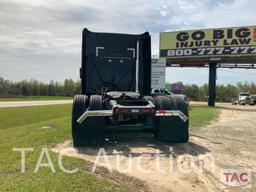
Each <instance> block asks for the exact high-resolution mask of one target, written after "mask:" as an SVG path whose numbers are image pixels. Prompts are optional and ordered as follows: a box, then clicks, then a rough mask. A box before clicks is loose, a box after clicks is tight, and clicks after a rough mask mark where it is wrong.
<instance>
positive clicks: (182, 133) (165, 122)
mask: <svg viewBox="0 0 256 192" xmlns="http://www.w3.org/2000/svg"><path fill="white" fill-rule="evenodd" d="M157 121H158V123H157V125H156V131H155V137H156V139H157V140H159V141H161V142H167V143H186V142H188V135H189V130H188V127H189V126H188V124H189V123H188V121H186V122H184V121H183V120H181V119H180V118H179V117H175V116H170V117H167V116H165V117H158V118H157Z"/></svg>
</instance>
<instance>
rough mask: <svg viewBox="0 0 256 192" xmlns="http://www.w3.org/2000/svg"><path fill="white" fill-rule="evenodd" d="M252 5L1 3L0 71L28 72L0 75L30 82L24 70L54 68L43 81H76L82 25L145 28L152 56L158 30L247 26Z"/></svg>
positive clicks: (191, 0) (193, 1)
mask: <svg viewBox="0 0 256 192" xmlns="http://www.w3.org/2000/svg"><path fill="white" fill-rule="evenodd" d="M255 7H256V1H253V0H250V1H249V0H227V1H224V0H219V1H214V0H158V1H156V0H133V1H132V0H122V1H120V0H86V1H84V0H73V1H69V0H62V1H56V0H36V1H35V0H26V1H24V0H1V2H0V51H1V53H0V54H1V58H0V67H1V66H2V67H3V68H4V67H5V66H7V65H8V66H11V67H14V68H17V70H19V69H20V68H22V69H23V70H27V71H28V74H26V75H24V74H23V75H22V74H17V75H16V74H15V73H14V72H13V71H8V70H6V71H4V73H3V71H2V72H1V74H0V76H4V77H6V78H9V79H23V78H27V75H31V77H33V78H36V76H33V71H32V70H30V66H33V67H35V66H37V65H40V68H42V69H43V70H41V73H42V74H45V75H46V76H47V75H49V74H51V73H50V72H49V71H50V70H49V66H51V71H52V70H54V69H55V70H56V72H55V73H54V75H53V76H49V79H50V78H54V79H57V80H62V79H64V78H67V77H71V78H74V79H76V78H78V68H79V65H80V49H81V32H82V29H83V28H84V27H87V28H89V29H90V30H92V31H106V32H122V33H142V32H144V31H146V30H147V31H149V32H150V33H151V35H152V37H151V38H152V52H153V53H157V52H158V39H159V32H161V31H167V30H178V29H193V28H205V27H207V28H208V27H224V26H236V25H253V24H255V21H254V20H255V16H256V12H255ZM56 63H57V64H56ZM61 63H63V64H62V65H61ZM4 65H5V66H4ZM59 66H61V67H59ZM33 67H32V68H33ZM57 67H58V68H59V69H56V68H57ZM49 79H48V80H49ZM43 80H45V79H43Z"/></svg>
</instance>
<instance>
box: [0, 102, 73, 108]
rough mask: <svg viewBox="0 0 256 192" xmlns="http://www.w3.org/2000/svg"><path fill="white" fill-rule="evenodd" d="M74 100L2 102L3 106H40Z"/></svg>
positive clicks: (0, 103)
mask: <svg viewBox="0 0 256 192" xmlns="http://www.w3.org/2000/svg"><path fill="white" fill-rule="evenodd" d="M72 102H73V100H51V101H7V102H5V101H4V102H0V108H2V107H26V106H40V105H58V104H68V103H72Z"/></svg>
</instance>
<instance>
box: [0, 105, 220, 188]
mask: <svg viewBox="0 0 256 192" xmlns="http://www.w3.org/2000/svg"><path fill="white" fill-rule="evenodd" d="M218 111H219V110H218V109H215V108H209V107H206V106H191V107H190V125H191V126H192V127H199V126H203V125H206V124H207V123H209V121H213V120H214V119H215V118H216V117H217V116H218ZM70 122H71V105H70V104H67V105H49V106H33V107H17V108H0V138H1V139H0V147H1V150H0V191H22V192H23V191H24V192H27V191H31V192H32V191H56V192H58V191H79V192H81V191H93V192H94V191H129V190H130V189H127V188H126V187H124V186H122V185H119V184H118V183H116V182H113V181H109V180H105V179H101V178H99V177H97V176H95V175H93V174H91V173H90V172H88V171H90V169H89V168H88V167H89V163H88V162H87V161H84V160H82V159H77V158H72V157H64V166H65V167H66V168H68V169H72V168H74V167H77V168H78V169H79V171H78V172H77V173H75V174H68V173H64V172H63V171H61V170H60V169H59V167H58V163H57V158H58V155H57V154H55V153H53V152H50V157H51V159H52V161H53V163H54V167H55V169H56V173H52V172H51V171H50V169H49V168H46V167H45V168H40V169H39V172H38V173H33V171H34V169H35V165H36V162H37V161H38V158H39V155H40V152H41V150H42V147H47V148H49V150H50V148H51V147H54V146H55V145H56V144H58V143H62V142H64V141H65V140H68V139H71V131H70V127H71V125H70ZM43 127H48V128H46V129H45V128H43ZM21 147H27V148H31V147H32V148H33V149H34V151H33V152H27V153H26V172H25V173H21V172H20V152H15V151H13V148H21ZM44 162H46V159H44Z"/></svg>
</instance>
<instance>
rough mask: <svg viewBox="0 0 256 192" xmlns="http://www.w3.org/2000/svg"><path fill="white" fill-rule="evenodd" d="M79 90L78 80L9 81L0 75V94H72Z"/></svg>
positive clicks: (7, 95)
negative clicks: (47, 81)
mask: <svg viewBox="0 0 256 192" xmlns="http://www.w3.org/2000/svg"><path fill="white" fill-rule="evenodd" d="M80 92H81V83H80V81H79V80H77V81H74V80H72V79H65V81H64V82H62V83H61V82H57V81H50V82H49V83H43V82H40V81H37V80H33V79H31V80H22V81H17V82H14V81H10V80H5V79H4V78H2V77H0V96H1V97H12V96H73V95H75V94H79V93H80Z"/></svg>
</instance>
